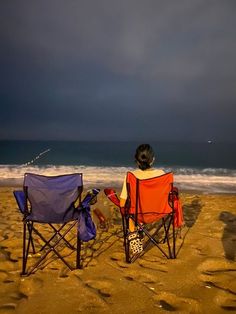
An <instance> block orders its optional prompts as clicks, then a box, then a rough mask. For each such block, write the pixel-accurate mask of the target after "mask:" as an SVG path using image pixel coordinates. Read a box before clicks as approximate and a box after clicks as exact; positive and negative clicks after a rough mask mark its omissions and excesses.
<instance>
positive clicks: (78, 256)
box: [76, 225, 83, 269]
mask: <svg viewBox="0 0 236 314" xmlns="http://www.w3.org/2000/svg"><path fill="white" fill-rule="evenodd" d="M76 227H77V245H76V269H78V268H79V269H82V268H83V267H82V263H81V240H80V238H79V232H78V226H77V225H76Z"/></svg>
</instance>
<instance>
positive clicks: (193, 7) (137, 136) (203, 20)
mask: <svg viewBox="0 0 236 314" xmlns="http://www.w3.org/2000/svg"><path fill="white" fill-rule="evenodd" d="M235 13H236V1H235V0H184V1H182V0H169V1H159V0H142V1H141V0H84V1H80V0H64V1H62V0H40V1H39V0H28V1H27V0H20V1H17V0H15V1H14V0H2V1H1V2H0V40H1V41H0V42H1V48H0V104H1V112H0V139H33V140H143V141H149V140H150V141H153V140H156V141H170V140H180V141H207V140H208V139H213V140H214V141H235V134H236V122H235V120H236V18H235V16H236V15H235Z"/></svg>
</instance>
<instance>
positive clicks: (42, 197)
mask: <svg viewBox="0 0 236 314" xmlns="http://www.w3.org/2000/svg"><path fill="white" fill-rule="evenodd" d="M82 191H83V175H82V173H75V174H66V175H59V176H43V175H38V174H33V173H25V175H24V183H23V191H14V192H13V193H14V196H15V198H16V202H17V204H18V207H19V210H20V212H21V213H22V215H23V259H22V275H30V274H31V273H33V272H35V271H36V270H37V269H39V268H42V267H43V265H44V262H45V261H46V257H48V255H49V253H50V252H53V253H54V254H56V256H57V257H58V258H59V259H61V260H62V262H63V263H64V264H65V265H66V266H67V267H68V268H69V269H70V270H73V269H76V268H82V261H81V242H82V241H81V239H80V235H79V228H78V224H79V221H80V217H81V213H82V212H83V210H86V211H88V210H89V209H90V207H89V206H90V204H91V203H94V202H95V201H96V195H97V194H98V193H99V191H100V190H99V189H93V190H92V191H90V192H89V193H87V195H86V196H85V198H84V200H83V201H82V200H81V195H82ZM76 203H78V205H76ZM42 224H44V225H45V224H47V225H49V226H50V231H51V234H50V237H49V236H47V238H46V236H45V235H44V234H43V233H44V231H45V230H44V229H43V228H40V225H42ZM74 227H76V245H75V246H74V245H72V244H71V243H70V242H72V241H71V240H73V239H74V238H75V237H72V238H71V239H70V240H69V239H68V237H67V238H66V236H68V235H69V233H70V231H73V229H74ZM46 233H48V232H46ZM48 237H49V238H48ZM35 238H37V241H36V239H35ZM39 239H40V241H41V243H43V245H42V244H41V245H40V248H39V251H40V255H41V256H40V258H39V259H38V260H37V261H36V262H35V263H34V264H33V265H31V267H29V269H27V261H28V257H29V255H30V247H31V248H32V253H33V254H35V253H36V246H37V248H38V244H39V242H40V241H39ZM62 244H63V246H64V247H65V246H66V247H67V248H70V249H71V250H75V251H76V262H75V265H76V266H75V267H73V266H72V265H71V264H70V263H69V262H68V261H67V260H66V258H65V256H62V253H61V251H60V250H59V247H61V245H62ZM39 251H37V252H39Z"/></svg>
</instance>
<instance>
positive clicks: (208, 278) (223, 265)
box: [198, 258, 236, 311]
mask: <svg viewBox="0 0 236 314" xmlns="http://www.w3.org/2000/svg"><path fill="white" fill-rule="evenodd" d="M198 271H200V275H199V278H200V280H201V281H203V283H204V285H205V286H206V287H208V288H216V289H218V294H217V296H216V298H215V300H214V301H215V303H216V304H217V305H219V306H220V307H221V308H222V309H228V310H232V311H233V310H235V311H236V263H234V262H230V261H227V260H225V259H221V258H212V259H207V260H205V261H204V262H203V263H202V264H200V265H199V266H198Z"/></svg>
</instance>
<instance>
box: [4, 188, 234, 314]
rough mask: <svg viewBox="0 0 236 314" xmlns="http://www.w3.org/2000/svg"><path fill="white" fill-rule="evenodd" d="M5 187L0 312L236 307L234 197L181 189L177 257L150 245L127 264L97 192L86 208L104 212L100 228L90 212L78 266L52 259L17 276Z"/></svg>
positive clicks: (15, 239)
mask: <svg viewBox="0 0 236 314" xmlns="http://www.w3.org/2000/svg"><path fill="white" fill-rule="evenodd" d="M13 190H14V188H13V187H1V188H0V215H1V216H0V217H1V220H0V313H22V314H23V313H24V314H27V313H34V314H39V313H40V314H43V313H48V314H49V313H50V314H51V313H57V314H60V313H63V314H66V313H70V314H73V313H113V314H115V313H169V312H176V313H227V312H231V313H232V312H234V311H235V312H236V262H235V260H236V196H234V195H219V194H218V195H202V194H194V193H181V200H182V203H183V206H184V216H185V227H184V228H183V229H182V232H181V237H178V239H177V258H176V259H175V260H170V259H166V258H165V257H163V256H162V255H161V253H160V251H159V250H157V249H156V248H155V247H152V248H151V249H150V250H149V251H148V252H147V253H146V254H145V255H143V256H142V258H140V259H138V260H136V261H135V262H134V263H133V264H127V263H125V256H124V250H123V243H122V228H121V220H120V216H119V212H118V210H117V209H116V208H115V206H114V205H113V204H112V203H111V202H110V201H109V200H107V199H106V197H105V196H104V194H103V192H101V193H100V195H99V197H98V203H97V204H95V205H93V207H92V209H93V210H94V209H95V208H99V209H100V210H101V211H102V212H103V213H104V215H105V216H106V218H107V220H108V223H109V225H108V230H105V229H101V228H100V227H99V224H98V222H97V220H96V217H94V220H95V222H96V223H97V225H98V228H97V238H96V240H93V241H90V242H89V243H86V244H84V245H83V256H84V268H83V269H82V270H80V269H79V270H75V271H70V270H69V269H67V268H66V267H65V265H64V264H63V263H62V262H61V261H59V260H57V259H54V260H53V261H52V262H50V263H48V265H47V266H46V267H45V268H44V269H42V270H38V271H37V272H36V273H35V274H32V275H30V276H28V277H21V276H20V272H21V257H22V250H21V247H22V217H21V214H20V213H19V211H18V209H17V205H16V203H15V200H14V197H13V194H12V192H13ZM32 258H33V257H32ZM70 258H71V260H72V259H73V260H74V258H73V256H72V255H71V256H70ZM29 262H30V261H29Z"/></svg>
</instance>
